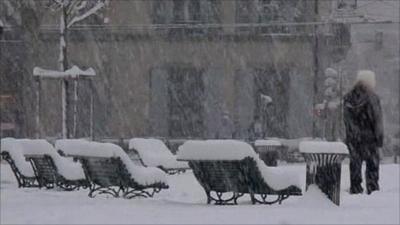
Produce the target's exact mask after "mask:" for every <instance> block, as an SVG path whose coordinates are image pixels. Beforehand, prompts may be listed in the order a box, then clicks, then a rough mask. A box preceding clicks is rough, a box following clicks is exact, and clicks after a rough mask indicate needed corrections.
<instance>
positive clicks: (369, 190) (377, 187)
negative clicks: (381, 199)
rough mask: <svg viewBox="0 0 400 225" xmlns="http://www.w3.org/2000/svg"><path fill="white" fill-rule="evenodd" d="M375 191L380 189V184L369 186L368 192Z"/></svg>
mask: <svg viewBox="0 0 400 225" xmlns="http://www.w3.org/2000/svg"><path fill="white" fill-rule="evenodd" d="M374 191H379V186H378V185H376V186H371V187H368V188H367V194H369V195H370V194H371V193H372V192H374Z"/></svg>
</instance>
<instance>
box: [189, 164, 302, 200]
mask: <svg viewBox="0 0 400 225" xmlns="http://www.w3.org/2000/svg"><path fill="white" fill-rule="evenodd" d="M189 166H190V167H191V168H192V170H193V174H194V175H195V177H196V179H197V180H198V182H199V183H200V185H201V186H202V187H203V189H204V191H205V192H206V195H207V204H210V203H211V202H215V204H216V205H226V204H235V205H236V204H237V200H238V199H239V198H240V197H242V196H243V195H244V194H250V198H251V202H252V204H256V203H260V204H269V205H270V204H274V203H279V204H281V203H282V201H283V200H285V199H287V198H288V197H289V196H291V195H301V190H300V189H299V188H297V187H295V186H290V187H288V188H285V189H283V190H279V191H275V190H273V189H272V188H271V187H270V186H269V185H268V184H267V183H266V182H265V181H264V179H263V177H262V175H261V172H260V171H259V169H258V167H257V163H256V161H255V160H254V159H253V158H251V157H246V158H244V159H242V160H189ZM213 192H214V193H215V195H216V197H214V196H212V193H213ZM227 193H231V196H230V197H224V196H226V194H227ZM270 195H274V196H277V198H276V199H275V200H272V201H270V200H268V199H267V197H268V196H270ZM258 196H259V198H258Z"/></svg>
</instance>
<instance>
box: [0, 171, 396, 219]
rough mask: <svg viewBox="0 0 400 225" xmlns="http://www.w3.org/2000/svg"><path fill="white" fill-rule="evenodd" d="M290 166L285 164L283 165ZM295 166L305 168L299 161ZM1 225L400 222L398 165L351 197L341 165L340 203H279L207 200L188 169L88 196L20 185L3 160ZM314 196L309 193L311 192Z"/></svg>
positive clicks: (308, 200) (301, 199)
mask: <svg viewBox="0 0 400 225" xmlns="http://www.w3.org/2000/svg"><path fill="white" fill-rule="evenodd" d="M282 166H289V165H282ZM290 166H296V167H298V168H299V170H304V173H305V168H304V167H305V166H304V165H303V164H297V165H290ZM0 168H1V169H0V170H1V183H0V191H1V202H0V203H1V205H0V206H1V207H0V219H1V220H0V222H1V224H14V223H19V224H21V223H22V224H27V223H32V224H71V223H76V224H87V223H91V224H135V223H139V224H146V223H147V224H157V223H163V224H166V223H168V224H207V223H211V224H224V223H225V224H246V223H247V224H268V223H269V224H310V223H314V224H323V223H327V224H399V223H400V218H399V217H400V215H399V211H400V206H399V204H400V196H399V192H400V184H399V183H400V180H399V177H400V166H399V165H395V164H386V165H382V167H381V171H380V172H381V180H380V184H381V191H380V192H376V193H373V194H372V195H370V196H368V195H366V194H364V195H355V196H354V195H349V194H348V193H347V192H346V190H347V189H348V188H349V173H348V165H344V166H343V172H342V173H343V174H342V193H341V194H342V198H341V201H342V204H341V206H340V207H337V206H335V205H333V204H330V202H327V201H325V200H321V199H319V198H315V199H313V198H308V197H310V196H307V197H304V196H303V197H291V198H289V199H288V200H286V201H284V202H283V203H282V205H271V206H269V205H252V204H251V203H250V199H249V198H246V199H243V200H241V201H240V203H239V205H236V206H215V205H207V204H206V196H205V194H204V192H203V190H202V188H201V187H200V185H199V184H198V183H197V181H196V180H195V178H194V176H193V174H192V173H191V172H189V173H185V174H182V175H174V176H169V177H168V178H169V184H170V189H168V190H165V191H162V192H161V193H159V194H157V195H156V196H155V197H154V198H152V199H143V198H140V199H131V200H126V199H115V198H110V197H101V196H100V197H96V198H93V199H92V198H89V197H87V192H88V191H87V190H81V191H75V192H61V191H56V190H45V189H43V190H39V189H18V188H16V187H17V184H16V181H15V178H14V177H13V174H12V172H11V170H10V168H9V166H8V164H1V167H0ZM311 197H312V196H311Z"/></svg>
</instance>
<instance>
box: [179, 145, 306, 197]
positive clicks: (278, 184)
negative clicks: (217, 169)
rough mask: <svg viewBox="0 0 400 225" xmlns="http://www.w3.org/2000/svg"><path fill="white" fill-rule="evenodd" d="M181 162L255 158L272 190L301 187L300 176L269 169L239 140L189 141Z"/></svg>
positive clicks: (287, 171) (181, 148)
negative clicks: (292, 186)
mask: <svg viewBox="0 0 400 225" xmlns="http://www.w3.org/2000/svg"><path fill="white" fill-rule="evenodd" d="M177 155H178V159H179V160H187V161H191V160H228V161H233V160H242V159H244V158H246V157H251V158H253V159H254V160H255V161H256V163H257V167H258V169H259V170H260V172H261V175H262V177H263V179H264V181H265V183H267V184H268V185H269V186H270V187H271V188H272V189H274V190H281V189H285V188H287V187H289V186H291V185H294V186H297V187H301V182H300V174H299V173H298V171H297V170H296V171H294V170H291V169H289V168H286V167H285V168H279V167H268V166H267V165H265V163H264V162H263V161H262V160H261V159H260V158H259V156H258V154H257V153H256V152H255V151H254V149H253V148H252V147H251V146H250V145H249V144H247V143H245V142H242V141H237V140H206V141H187V142H185V143H184V144H183V145H182V146H180V147H179V151H178V154H177Z"/></svg>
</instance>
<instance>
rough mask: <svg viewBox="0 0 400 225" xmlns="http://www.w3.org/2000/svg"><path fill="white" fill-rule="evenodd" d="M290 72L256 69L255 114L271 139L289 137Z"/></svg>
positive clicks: (272, 68)
mask: <svg viewBox="0 0 400 225" xmlns="http://www.w3.org/2000/svg"><path fill="white" fill-rule="evenodd" d="M289 85H290V78H289V70H288V69H283V70H281V71H277V70H276V69H275V68H274V67H270V68H266V69H264V68H263V69H255V73H254V101H255V112H254V115H255V116H258V118H259V119H260V120H261V123H262V127H263V128H264V130H263V132H264V133H265V134H266V135H267V136H270V137H286V136H287V132H288V130H287V127H288V124H287V116H288V115H287V114H288V113H287V112H288V108H289V104H288V102H289V101H288V100H289V91H288V90H289Z"/></svg>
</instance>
